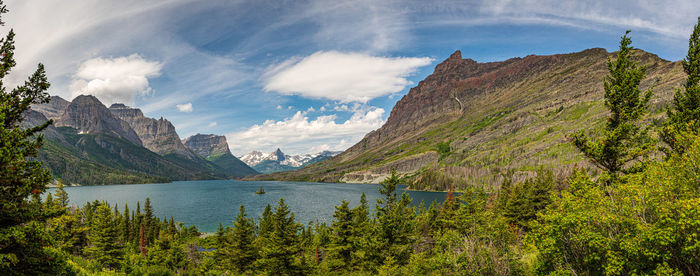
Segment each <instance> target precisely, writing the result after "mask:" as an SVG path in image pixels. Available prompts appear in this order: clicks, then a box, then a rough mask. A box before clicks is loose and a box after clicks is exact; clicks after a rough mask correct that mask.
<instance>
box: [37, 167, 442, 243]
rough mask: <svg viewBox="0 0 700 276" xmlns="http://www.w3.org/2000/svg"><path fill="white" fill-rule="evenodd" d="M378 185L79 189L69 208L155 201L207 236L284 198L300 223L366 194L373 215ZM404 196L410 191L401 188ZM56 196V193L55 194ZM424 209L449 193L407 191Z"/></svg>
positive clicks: (219, 183) (161, 212) (181, 184)
mask: <svg viewBox="0 0 700 276" xmlns="http://www.w3.org/2000/svg"><path fill="white" fill-rule="evenodd" d="M260 186H263V188H264V189H265V194H262V195H258V194H255V191H257V190H258V189H260ZM377 186H378V185H376V184H346V183H309V182H285V181H237V180H206V181H177V182H172V183H162V184H131V185H108V186H79V187H66V188H65V190H66V192H68V195H69V198H70V203H69V205H75V206H83V205H84V204H85V203H86V202H91V201H94V200H104V201H106V202H109V203H111V204H112V206H114V204H118V206H119V210H120V211H123V210H124V204H125V203H128V204H129V209H130V210H131V211H135V210H136V202H137V201H140V202H141V208H142V209H141V210H142V211H143V203H144V201H145V200H146V198H147V197H149V198H150V199H151V204H152V205H153V208H154V212H155V215H156V216H158V217H159V218H164V217H165V218H168V219H169V218H170V217H171V216H172V217H173V218H174V219H175V221H179V222H182V223H184V224H185V225H187V226H189V225H195V226H197V228H199V230H200V231H202V232H209V233H212V232H216V229H217V228H218V225H219V222H221V223H222V224H223V225H224V226H226V225H231V223H232V221H233V220H234V218H235V217H236V215H237V214H238V209H239V207H240V205H241V204H242V205H245V208H246V213H247V214H248V216H249V217H254V218H256V219H257V218H259V217H260V216H261V215H262V212H263V210H264V209H265V206H266V205H267V204H270V205H271V206H272V207H273V208H274V207H275V206H276V205H277V202H278V201H279V199H280V198H284V199H285V202H286V203H287V205H289V208H290V210H291V211H292V212H293V213H294V216H295V218H296V221H297V222H301V223H304V224H306V223H308V222H309V221H318V222H327V223H329V224H330V221H332V219H333V212H334V211H335V208H334V206H336V205H340V202H341V200H343V199H345V200H347V201H349V202H350V205H351V206H352V207H354V206H357V205H358V204H359V202H360V196H361V195H362V193H365V195H366V196H367V201H368V203H369V205H370V208H371V210H372V212H373V211H374V205H375V203H376V200H377V198H379V197H380V194H379V191H378V190H377ZM397 190H398V191H399V194H400V193H402V192H404V191H405V187H403V186H402V187H398V189H397ZM49 191H51V192H53V191H54V189H49ZM405 192H407V193H408V194H409V195H410V196H411V198H412V199H413V204H414V205H415V206H418V205H419V204H420V202H421V201H425V203H426V207H427V206H429V205H430V203H432V202H433V201H437V202H439V203H441V202H442V201H443V200H444V199H445V193H440V192H418V191H405Z"/></svg>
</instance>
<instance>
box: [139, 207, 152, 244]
mask: <svg viewBox="0 0 700 276" xmlns="http://www.w3.org/2000/svg"><path fill="white" fill-rule="evenodd" d="M143 212H144V213H143V222H142V223H143V226H144V232H145V234H146V245H148V244H150V243H152V242H153V240H155V236H154V233H153V232H154V231H153V228H154V227H155V223H154V220H153V207H152V206H151V198H148V197H147V198H146V202H145V203H144V204H143Z"/></svg>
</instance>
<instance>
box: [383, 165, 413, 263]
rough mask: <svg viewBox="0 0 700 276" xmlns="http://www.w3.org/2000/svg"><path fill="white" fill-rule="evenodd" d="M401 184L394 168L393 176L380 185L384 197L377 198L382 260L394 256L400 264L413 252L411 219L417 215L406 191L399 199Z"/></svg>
mask: <svg viewBox="0 0 700 276" xmlns="http://www.w3.org/2000/svg"><path fill="white" fill-rule="evenodd" d="M399 184H400V179H399V177H398V174H397V173H396V170H394V169H392V171H391V176H389V177H387V179H385V180H384V181H382V183H381V184H380V186H379V193H380V194H382V195H383V196H384V199H378V200H377V207H376V209H377V216H376V217H377V227H378V232H379V233H377V235H378V237H377V238H378V242H377V243H376V245H377V246H378V249H379V250H381V252H382V253H381V255H380V256H379V257H381V259H382V260H384V259H386V258H387V257H392V259H393V260H395V261H396V262H398V263H399V264H405V263H406V262H407V261H408V257H409V256H410V253H411V251H410V242H411V240H410V235H411V232H412V225H411V220H413V217H415V211H414V210H413V208H412V206H411V199H410V198H409V197H408V195H407V194H405V193H404V194H402V196H401V199H397V198H398V197H397V195H396V186H397V185H399Z"/></svg>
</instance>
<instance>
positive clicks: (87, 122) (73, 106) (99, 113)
mask: <svg viewBox="0 0 700 276" xmlns="http://www.w3.org/2000/svg"><path fill="white" fill-rule="evenodd" d="M49 103H50V102H49ZM44 109H46V108H44ZM39 110H41V108H39ZM47 117H48V116H47ZM54 125H55V126H57V127H72V128H74V129H77V130H78V131H79V133H81V134H89V133H107V134H112V135H115V136H117V137H121V138H124V139H126V140H129V141H131V142H132V143H134V144H136V145H139V146H140V145H142V143H141V139H139V136H138V135H137V134H136V132H134V130H133V129H131V127H129V124H127V123H126V122H124V121H122V120H121V119H119V118H117V117H115V116H114V115H112V112H110V111H109V109H107V107H105V106H104V105H103V104H102V103H101V102H100V101H99V100H98V99H97V98H95V97H94V96H85V95H81V96H78V97H76V98H75V99H73V101H72V102H71V103H70V104H69V105H68V106H66V109H65V110H64V111H63V112H62V114H61V116H60V117H58V120H56V121H55V122H54Z"/></svg>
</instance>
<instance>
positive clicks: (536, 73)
mask: <svg viewBox="0 0 700 276" xmlns="http://www.w3.org/2000/svg"><path fill="white" fill-rule="evenodd" d="M633 55H634V59H635V60H636V61H638V62H639V63H640V64H642V65H645V66H647V68H648V69H647V77H646V78H645V79H644V81H643V82H642V85H641V86H642V88H648V87H651V86H652V85H653V87H654V97H653V98H652V100H651V102H650V112H649V114H648V116H647V117H646V120H648V121H649V122H658V121H659V120H658V119H660V118H661V117H662V116H664V109H665V107H666V106H667V104H668V103H669V102H670V99H671V98H672V95H673V91H674V89H675V88H677V87H679V86H680V84H681V83H682V81H683V80H684V79H685V75H684V73H683V71H682V68H681V66H680V62H670V61H666V60H663V59H661V58H659V57H658V56H656V55H654V54H651V53H647V52H644V51H642V50H635V51H634V53H633ZM615 56H616V53H608V52H607V51H606V50H605V49H600V48H594V49H588V50H584V51H581V52H577V53H570V54H556V55H546V56H537V55H530V56H527V57H524V58H512V59H508V60H505V61H500V62H486V63H480V62H476V61H474V60H471V59H463V58H462V56H461V52H460V51H456V52H454V53H453V54H452V55H451V56H450V57H449V58H447V59H446V60H445V61H443V62H442V63H440V64H438V65H437V66H436V67H435V70H434V72H433V73H432V74H431V75H429V76H428V77H426V78H425V79H424V80H422V81H421V82H419V83H418V85H417V86H416V87H413V88H411V89H410V90H409V92H408V94H407V95H405V96H403V98H401V100H399V101H398V102H397V103H396V105H395V106H394V108H393V109H392V111H391V114H390V116H389V118H388V119H387V121H386V123H385V124H384V125H383V126H382V127H380V128H379V129H377V130H374V131H372V132H370V133H368V134H367V135H365V137H364V138H363V139H362V140H361V141H360V142H358V143H357V144H355V145H353V146H352V147H350V148H349V149H347V150H346V151H344V152H343V153H341V154H339V155H337V156H335V157H332V158H329V159H327V160H325V161H322V162H319V163H316V164H313V165H309V166H306V167H304V168H302V169H300V170H296V171H292V172H281V173H276V174H271V175H260V176H255V177H251V178H250V179H256V180H272V179H274V180H296V181H326V182H336V181H344V182H363V183H367V182H372V183H377V182H379V181H381V180H382V179H384V178H385V177H386V176H387V175H388V174H389V172H390V171H391V169H392V168H395V169H396V170H397V171H398V172H399V173H401V174H402V175H404V176H405V177H407V179H408V180H409V182H410V184H411V188H413V189H421V190H422V189H427V190H444V189H446V188H447V186H446V185H447V184H446V183H449V182H454V183H458V185H484V186H487V187H488V186H498V185H500V183H501V182H502V181H503V179H504V176H509V177H510V178H512V179H513V180H515V181H519V180H522V179H525V178H527V177H530V176H532V175H533V174H534V173H535V172H536V171H537V170H538V169H554V170H555V173H556V174H557V175H560V176H561V175H566V174H568V172H569V171H570V170H571V169H572V168H574V167H590V164H589V163H588V162H587V161H586V160H585V158H584V157H583V155H581V154H580V153H579V152H578V150H576V149H575V148H574V147H573V146H572V145H571V143H570V142H569V138H568V137H570V136H571V134H573V133H574V132H575V131H578V130H581V129H586V130H588V131H596V129H597V128H600V127H601V126H602V118H603V117H604V116H606V114H607V110H606V108H605V107H604V104H603V79H604V77H605V76H606V75H607V68H606V61H607V59H608V58H613V59H614V58H615ZM446 180H447V181H446ZM452 180H454V181H452ZM457 188H459V187H457Z"/></svg>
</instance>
